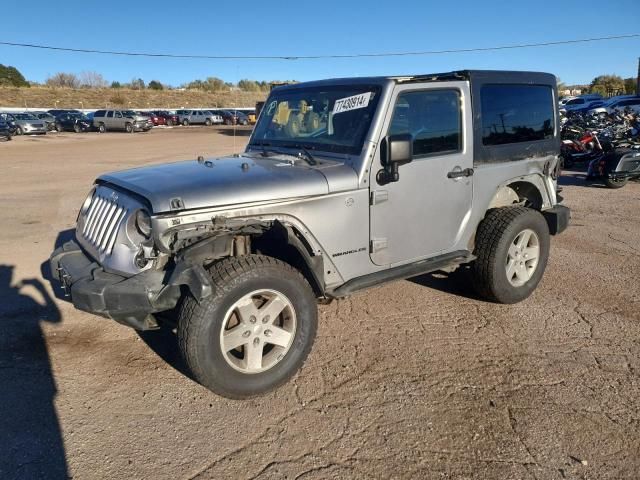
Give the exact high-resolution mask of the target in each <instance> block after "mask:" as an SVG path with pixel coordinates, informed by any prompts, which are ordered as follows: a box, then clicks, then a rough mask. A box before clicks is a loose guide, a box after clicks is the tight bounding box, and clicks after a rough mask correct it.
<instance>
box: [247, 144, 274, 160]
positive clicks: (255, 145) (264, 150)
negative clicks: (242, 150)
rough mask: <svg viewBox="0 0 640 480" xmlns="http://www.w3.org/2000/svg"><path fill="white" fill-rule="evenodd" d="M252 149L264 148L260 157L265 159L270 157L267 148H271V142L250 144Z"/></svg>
mask: <svg viewBox="0 0 640 480" xmlns="http://www.w3.org/2000/svg"><path fill="white" fill-rule="evenodd" d="M249 146H250V147H262V152H260V155H262V156H263V157H268V156H269V153H268V152H267V147H270V146H271V144H270V143H269V142H252V143H250V144H249Z"/></svg>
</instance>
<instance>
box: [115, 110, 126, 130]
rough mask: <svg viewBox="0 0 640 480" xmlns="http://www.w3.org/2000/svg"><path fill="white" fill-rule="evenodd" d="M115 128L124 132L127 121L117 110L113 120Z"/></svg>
mask: <svg viewBox="0 0 640 480" xmlns="http://www.w3.org/2000/svg"><path fill="white" fill-rule="evenodd" d="M112 121H113V128H114V129H118V130H124V124H125V119H124V117H123V116H122V112H119V111H117V110H116V112H115V115H114V118H113V120H112Z"/></svg>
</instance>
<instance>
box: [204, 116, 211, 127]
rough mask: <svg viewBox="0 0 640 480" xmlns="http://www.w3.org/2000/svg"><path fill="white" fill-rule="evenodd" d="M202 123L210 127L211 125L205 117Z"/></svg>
mask: <svg viewBox="0 0 640 480" xmlns="http://www.w3.org/2000/svg"><path fill="white" fill-rule="evenodd" d="M204 124H205V125H206V126H207V127H210V126H211V120H210V119H208V118H207V119H206V120H205V121H204Z"/></svg>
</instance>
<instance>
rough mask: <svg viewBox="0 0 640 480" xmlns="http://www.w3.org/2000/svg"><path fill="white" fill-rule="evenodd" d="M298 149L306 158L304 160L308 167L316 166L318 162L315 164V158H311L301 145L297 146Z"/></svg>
mask: <svg viewBox="0 0 640 480" xmlns="http://www.w3.org/2000/svg"><path fill="white" fill-rule="evenodd" d="M298 148H299V149H300V151H301V152H302V153H304V154H305V157H306V158H305V160H306V161H307V163H308V164H309V165H316V164H317V163H318V162H316V159H315V158H313V155H311V154H310V153H309V150H307V149H306V148H305V147H303V146H302V145H299V146H298Z"/></svg>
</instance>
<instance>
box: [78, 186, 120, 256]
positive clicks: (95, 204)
mask: <svg viewBox="0 0 640 480" xmlns="http://www.w3.org/2000/svg"><path fill="white" fill-rule="evenodd" d="M126 215H127V209H126V208H125V207H124V206H123V205H119V204H118V201H117V198H116V199H115V200H114V199H113V198H109V197H107V196H103V195H99V194H97V195H96V196H95V197H93V201H92V202H91V205H90V206H89V209H88V211H87V213H86V215H85V221H84V226H83V228H82V236H83V238H84V239H85V240H86V241H87V242H88V243H89V244H90V245H91V246H93V247H94V248H95V249H96V250H98V252H99V253H103V254H107V255H109V254H110V253H111V251H112V250H113V246H114V244H115V242H116V237H117V235H118V230H119V228H120V225H121V224H122V221H123V220H124V218H125V217H126Z"/></svg>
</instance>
